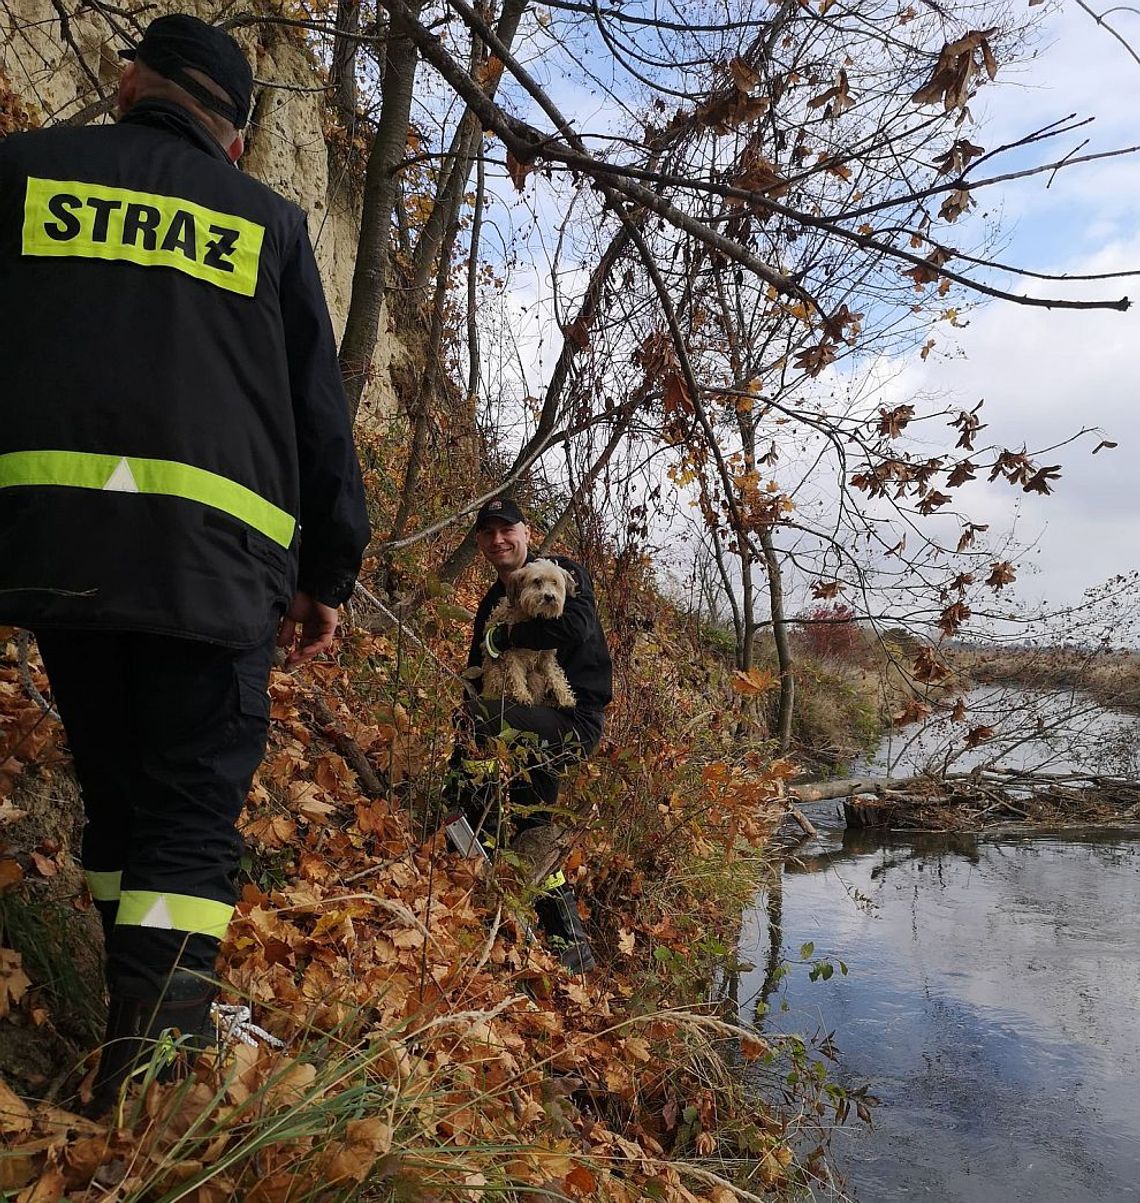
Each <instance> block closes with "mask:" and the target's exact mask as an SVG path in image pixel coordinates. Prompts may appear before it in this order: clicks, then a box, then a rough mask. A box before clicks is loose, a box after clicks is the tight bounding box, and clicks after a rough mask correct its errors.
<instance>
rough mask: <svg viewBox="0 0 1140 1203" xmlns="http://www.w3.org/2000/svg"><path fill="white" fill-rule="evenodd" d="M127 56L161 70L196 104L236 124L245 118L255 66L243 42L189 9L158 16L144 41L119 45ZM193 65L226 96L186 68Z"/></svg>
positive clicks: (143, 38)
mask: <svg viewBox="0 0 1140 1203" xmlns="http://www.w3.org/2000/svg"><path fill="white" fill-rule="evenodd" d="M119 54H120V55H121V56H122V57H123V58H126V59H132V60H133V59H135V58H139V59H141V60H142V61H143V62H144V63H146V65H147V66H148V67H150V68H151V69H152V70H154V71H157V72H158V73H159V75H162V76H165V77H166V78H167V79H169V80H171V81H172V82H173V83H176V84H177V85H178V86H179V87H180V88H184V89H185V90H186V91H187V92H189V93H190V95H191V96H193V97H194V99H195V100H196V101H198V103H199V104H202V105H205V107H206V108H208V109H210V110H211V111H212V112H215V113H218V114H220V115H221V116H222V117H224V118H225V119H226V120H227V121H228V122H230V123H231V124H232V125H233V126H234V128H235V129H241V128H242V127H243V126H244V125H245V123H246V122H247V121H248V120H249V106H250V101H251V99H252V97H253V72H252V71H251V70H250V67H249V63H248V62H246V58H245V55H244V54H242V51H241V47H240V46H239V45H238V44H237V42H235V41H234V40H233V38H231V37H230V35H229V34H228V33H226V31H225V30H224V29H219V28H218V27H217V26H216V25H207V24H206V22H205V21H199V20H198V18H197V17H192V16H190V15H189V14H188V13H171V14H170V15H169V16H166V17H156V18H155V19H154V20H153V21H151V23H150V24H149V25H148V26H147V28H146V33H144V34H143V37H142V41H141V42H139V44H138V45H137V46H135V47H133V48H132V49H130V50H120V51H119ZM186 67H193V68H194V69H195V70H196V71H201V73H202V74H203V75H205V76H206V77H207V78H209V79H211V80H213V81H214V83H216V84H217V85H218V87H219V88H221V89H222V91H223V92H225V94H226V95H227V96H228V97H229V101H228V102H227V101H225V100H223V99H222V98H221V97H220V96H215V95H214V93H213V92H211V91H210V89H209V88H207V87H205V86H204V85H203V84H202V83H200V82H199V81H198V80H196V79H194V78H193V76H190V75H187V74H186V71H185V68H186Z"/></svg>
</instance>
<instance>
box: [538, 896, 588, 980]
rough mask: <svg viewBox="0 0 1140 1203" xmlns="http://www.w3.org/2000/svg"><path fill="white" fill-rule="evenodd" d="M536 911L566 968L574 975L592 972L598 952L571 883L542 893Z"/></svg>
mask: <svg viewBox="0 0 1140 1203" xmlns="http://www.w3.org/2000/svg"><path fill="white" fill-rule="evenodd" d="M534 909H535V913H536V914H537V915H538V922H539V926H540V927H541V928H542V930H543V934H544V935H545V936H546V940H547V943H548V944H549V945H550V950H551V952H553V953H554V954H555V956H557V957H558V960H559V961H560V962H561V963H562V965H563V966H564V967H565V968H567V969H569V970H570V972H571V973H574V974H579V973H589V972H590V970H591V969H593V968H594V965H595V961H594V953H593V950H592V949H591V948H590V941H589V940H588V939H587V938H586V929H585V928H584V927H583V926H582V918H581V916H580V915H579V914H578V903H577V901H576V900H575V898H574V891H573V890H572V889H571V888H570V884H569V882H566V881H563V882H562V883H561V885H557V886H555V887H554V888H553V889H552V890H548V891H547V892H546V893H545V894H540V895H539V896H538V897H537V898H536V899H535V900H534Z"/></svg>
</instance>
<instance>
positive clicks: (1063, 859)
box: [738, 716, 1140, 1203]
mask: <svg viewBox="0 0 1140 1203" xmlns="http://www.w3.org/2000/svg"><path fill="white" fill-rule="evenodd" d="M1109 725H1110V726H1112V727H1113V729H1115V727H1116V726H1117V725H1118V723H1117V720H1116V718H1115V716H1113V718H1112V720H1111V723H1110V724H1109ZM1066 759H1067V758H1066ZM813 819H816V820H817V825H818V826H820V828H821V834H820V839H819V840H816V841H812V842H811V843H810V844H808V845H804V846H801V847H800V848H798V849H797V850H796V852H795V854H794V855H793V856H792V857H790V858H789V859H788V861H787V862H786V863H785V865H784V868H783V872H782V877H781V882H780V885H779V887H778V888H777V889H775V890H774V891H773V892H772V893H771V894H770V895H769V896H768V897H767V898H764V899H761V900H760V905H759V906H758V907H757V908H756V910H754V911H753V912H752V914H751V915H750V916H749V917H748V920H747V922H746V925H745V930H744V933H743V936H742V941H741V949H740V951H741V955H742V957H744V958H745V959H747V960H748V961H751V962H753V963H754V964H755V965H756V969H754V970H753V971H751V972H750V973H747V974H745V975H744V977H743V978H742V979H741V981H740V983H739V996H738V997H739V1000H740V1006H741V1011H740V1015H741V1019H742V1020H744V1021H752V1020H754V1021H755V1022H756V1023H757V1024H758V1026H760V1027H763V1028H765V1029H768V1030H775V1031H783V1032H796V1033H799V1034H801V1035H803V1036H805V1037H808V1038H813V1037H816V1038H818V1037H822V1036H826V1035H828V1034H833V1040H834V1044H835V1045H836V1046H837V1049H838V1060H837V1062H836V1064H835V1065H832V1066H831V1071H832V1074H833V1076H834V1077H835V1078H836V1079H837V1080H838V1081H839V1082H840V1083H841V1084H843V1085H844V1086H847V1087H849V1088H852V1089H854V1088H858V1087H860V1086H863V1085H866V1086H868V1087H869V1089H870V1092H871V1094H873V1095H874V1096H875V1097H876V1098H877V1099H878V1100H879V1101H878V1103H877V1105H875V1106H874V1107H873V1108H872V1111H873V1119H874V1126H873V1127H870V1128H869V1127H867V1126H866V1125H865V1124H862V1123H860V1122H859V1121H857V1120H855V1119H854V1118H852V1119H851V1120H849V1121H848V1123H847V1124H846V1125H844V1126H842V1127H839V1128H837V1129H835V1131H834V1133H833V1137H832V1154H833V1162H834V1164H835V1166H836V1167H837V1169H838V1170H839V1172H840V1174H841V1175H842V1177H843V1182H844V1187H843V1189H844V1191H845V1193H846V1195H847V1197H850V1198H852V1199H855V1200H859V1201H860V1203H888V1201H892V1200H924V1199H931V1200H934V1199H937V1200H939V1201H940V1203H1021V1201H1022V1200H1024V1201H1027V1203H1028V1201H1029V1200H1033V1201H1034V1203H1100V1201H1101V1200H1103V1201H1105V1203H1109V1201H1111V1203H1125V1201H1140V832H1138V831H1137V830H1136V829H1117V830H1108V829H1104V828H1100V829H1094V830H1082V831H1072V830H1065V831H1063V832H1055V833H1052V834H1050V833H1047V832H1041V833H1033V834H1018V835H1010V834H1008V833H1007V834H1005V835H1000V836H993V837H986V836H982V837H964V836H960V835H959V836H953V837H947V836H930V835H912V836H899V835H890V834H887V833H870V832H855V831H845V830H844V829H843V825H842V822H841V821H840V820H838V819H835V818H831V819H829V818H828V816H827V814H826V813H825V814H822V815H821V814H818V813H817V814H813ZM808 943H813V944H814V950H813V951H812V952H811V953H810V955H809V958H808V961H804V960H802V959H801V948H802V946H803V945H806V944H808ZM776 954H778V956H779V958H780V959H782V960H783V961H784V962H785V963H787V964H789V966H790V969H789V971H788V972H787V973H786V974H785V975H783V976H782V977H780V978H779V980H778V981H776V982H773V981H772V978H771V976H770V973H769V970H770V969H771V967H772V965H774V964H775V956H776ZM821 958H827V959H829V960H830V961H831V963H832V964H833V965H834V967H835V972H834V973H833V974H832V976H831V977H830V979H828V980H823V979H822V978H820V979H819V980H816V981H815V982H812V981H810V980H809V970H810V967H811V966H810V962H816V961H819V960H820V959H821ZM839 961H843V962H844V963H845V964H846V966H847V969H848V972H847V974H846V975H844V974H843V973H842V972H840V971H839V968H838V962H839ZM765 1000H766V1007H765V1005H764V1004H765ZM758 1003H759V1004H761V1005H760V1007H759V1012H760V1013H759V1014H757V1004H758ZM765 1012H766V1013H765ZM820 1197H821V1198H823V1197H828V1196H827V1195H826V1193H825V1192H821V1193H820Z"/></svg>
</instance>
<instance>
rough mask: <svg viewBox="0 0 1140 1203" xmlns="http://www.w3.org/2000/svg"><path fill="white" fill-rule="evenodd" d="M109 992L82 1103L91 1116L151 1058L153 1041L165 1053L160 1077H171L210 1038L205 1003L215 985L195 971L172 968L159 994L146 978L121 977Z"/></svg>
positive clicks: (109, 1102)
mask: <svg viewBox="0 0 1140 1203" xmlns="http://www.w3.org/2000/svg"><path fill="white" fill-rule="evenodd" d="M110 993H111V1001H110V1006H109V1008H108V1011H107V1034H106V1036H105V1037H104V1041H103V1051H102V1054H101V1056H100V1058H99V1069H98V1071H97V1072H96V1074H95V1082H94V1085H93V1087H92V1094H91V1102H90V1104H89V1105H88V1107H87V1108H86V1110H87V1114H88V1115H89V1116H90V1117H91V1118H93V1119H98V1118H101V1117H102V1116H103V1115H105V1114H106V1113H107V1111H109V1110H110V1108H111V1107H112V1106H113V1104H114V1102H115V1100H116V1098H117V1097H118V1094H119V1091H120V1089H121V1088H122V1085H123V1083H124V1082H125V1081H126V1080H127V1078H128V1077H129V1076H130V1075H131V1074H132V1073H133V1072H134V1071H135V1070H136V1069H137V1068H139V1067H140V1066H142V1065H145V1064H146V1063H147V1062H148V1061H149V1060H150V1058H151V1056H152V1054H153V1053H154V1050H155V1047H156V1046H161V1047H163V1048H164V1050H165V1056H166V1060H165V1063H164V1064H162V1066H161V1068H160V1069H159V1074H158V1077H159V1081H170V1080H171V1079H172V1078H173V1077H174V1076H175V1073H176V1070H177V1069H178V1067H179V1062H180V1061H181V1063H182V1065H183V1066H186V1067H188V1066H189V1065H190V1064H192V1062H193V1058H194V1057H195V1056H196V1054H197V1053H199V1052H201V1051H202V1050H203V1049H206V1048H208V1047H210V1046H211V1045H212V1044H213V1043H214V1042H215V1031H214V1023H213V1020H212V1018H211V1016H210V1008H211V1007H212V1006H213V1003H214V999H215V998H216V997H217V994H218V989H217V987H216V986H215V985H214V984H213V983H212V982H209V981H207V980H205V979H203V978H202V977H200V976H199V975H198V974H195V973H190V972H189V971H188V970H185V969H175V970H174V971H173V972H172V973H171V975H170V977H169V978H168V979H167V982H166V988H165V989H164V990H163V991H162V992H161V993H158V992H156V991H155V989H154V987H153V986H151V985H150V984H149V983H146V982H143V981H139V980H137V979H130V978H120V979H118V980H116V981H113V982H112V983H111V991H110ZM176 1040H177V1041H178V1042H179V1044H178V1049H177V1050H176V1049H175V1048H174V1042H175V1041H176Z"/></svg>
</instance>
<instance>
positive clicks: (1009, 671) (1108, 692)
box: [950, 647, 1140, 714]
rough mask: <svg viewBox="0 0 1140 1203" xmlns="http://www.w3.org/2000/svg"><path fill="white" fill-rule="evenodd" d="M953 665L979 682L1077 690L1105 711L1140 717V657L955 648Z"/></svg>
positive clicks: (1076, 651) (1054, 650)
mask: <svg viewBox="0 0 1140 1203" xmlns="http://www.w3.org/2000/svg"><path fill="white" fill-rule="evenodd" d="M950 659H951V662H952V663H953V665H954V667H955V668H956V669H957V670H958V671H960V672H962V673H965V674H967V675H968V676H969V677H970V678H971V679H972V680H974V681H976V682H979V683H983V684H996V685H1009V686H1017V687H1019V688H1021V689H1033V690H1055V691H1073V690H1079V691H1081V692H1084V693H1086V694H1088V695H1089V697H1091V698H1093V699H1094V700H1095V701H1096V702H1097V703H1098V704H1099V705H1101V706H1104V707H1106V708H1108V709H1113V710H1122V711H1127V712H1128V713H1131V714H1140V655H1137V654H1136V653H1135V652H1130V651H1118V652H1096V651H1091V652H1090V651H1087V650H1081V649H1078V648H1066V647H1060V648H1000V647H991V648H986V647H968V648H957V649H955V650H954V652H953V653H952V655H951V657H950Z"/></svg>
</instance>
